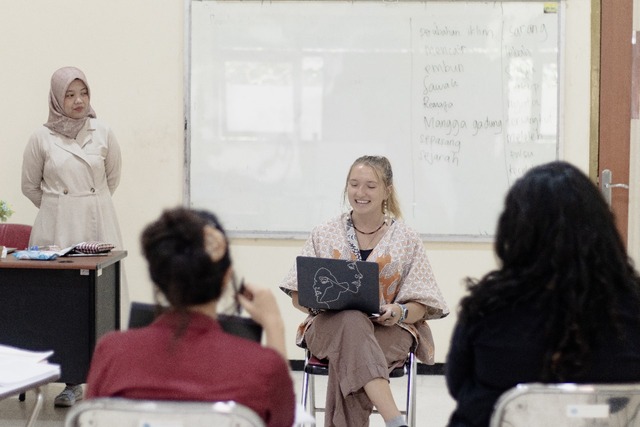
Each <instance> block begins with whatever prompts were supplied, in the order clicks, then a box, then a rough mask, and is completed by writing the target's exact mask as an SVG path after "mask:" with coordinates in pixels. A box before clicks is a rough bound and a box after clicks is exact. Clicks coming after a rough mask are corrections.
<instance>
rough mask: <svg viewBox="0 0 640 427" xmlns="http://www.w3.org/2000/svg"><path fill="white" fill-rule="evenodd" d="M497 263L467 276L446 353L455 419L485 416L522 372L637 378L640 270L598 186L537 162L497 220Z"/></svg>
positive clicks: (553, 378) (484, 419) (532, 376)
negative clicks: (479, 274)
mask: <svg viewBox="0 0 640 427" xmlns="http://www.w3.org/2000/svg"><path fill="white" fill-rule="evenodd" d="M495 252H496V255H497V258H498V260H499V263H500V265H499V268H498V269H496V270H494V271H491V272H489V273H488V274H486V275H485V276H484V277H482V278H481V279H480V280H473V279H467V286H468V295H466V296H465V297H464V298H463V299H462V300H461V302H460V307H459V315H458V321H457V324H456V326H455V328H454V331H453V335H452V339H451V345H450V348H449V353H448V355H447V361H446V373H445V375H446V381H447V387H448V389H449V393H450V394H451V396H452V397H453V398H454V399H455V400H456V408H455V410H454V412H453V414H452V415H451V418H450V420H449V426H451V427H454V426H455V427H459V426H487V425H489V420H490V417H491V414H492V411H493V407H494V404H495V403H496V401H497V399H498V398H499V397H500V395H501V394H502V393H504V392H505V391H507V390H508V389H510V388H512V387H514V386H515V385H517V384H519V383H527V382H544V383H559V382H576V383H621V382H634V381H639V380H640V369H638V367H639V366H640V277H639V275H638V272H637V271H636V270H635V268H634V266H633V264H632V262H631V260H630V259H629V257H628V255H627V252H626V249H625V247H624V244H623V241H622V239H621V237H620V235H619V233H618V231H617V229H616V226H615V223H614V217H613V214H612V213H611V211H610V209H609V206H608V205H607V204H606V202H605V200H604V198H603V197H602V195H601V194H600V191H599V190H598V188H597V187H596V186H595V185H594V184H593V183H592V182H591V181H590V180H589V178H588V177H587V176H586V175H585V174H584V173H582V172H581V171H580V170H579V169H578V168H576V167H575V166H572V165H571V164H569V163H566V162H562V161H556V162H551V163H548V164H544V165H540V166H537V167H534V168H532V169H531V170H529V171H528V172H527V173H526V174H525V175H524V176H523V177H521V178H520V179H518V180H517V181H516V183H515V184H514V185H513V186H512V188H511V189H510V191H509V192H508V194H507V197H506V201H505V206H504V210H503V212H502V213H501V215H500V218H499V220H498V227H497V233H496V241H495Z"/></svg>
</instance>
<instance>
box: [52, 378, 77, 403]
mask: <svg viewBox="0 0 640 427" xmlns="http://www.w3.org/2000/svg"><path fill="white" fill-rule="evenodd" d="M81 399H82V386H81V385H79V384H78V385H68V386H66V387H65V388H64V390H62V393H60V394H59V395H57V396H56V398H55V400H54V401H53V404H54V405H55V406H62V407H65V408H68V407H70V406H73V405H75V403H76V401H77V400H81Z"/></svg>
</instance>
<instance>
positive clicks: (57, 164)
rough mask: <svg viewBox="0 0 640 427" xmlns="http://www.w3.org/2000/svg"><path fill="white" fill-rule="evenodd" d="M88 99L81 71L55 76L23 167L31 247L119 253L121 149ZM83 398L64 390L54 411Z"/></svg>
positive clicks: (77, 390) (74, 389)
mask: <svg viewBox="0 0 640 427" xmlns="http://www.w3.org/2000/svg"><path fill="white" fill-rule="evenodd" d="M90 95H91V93H90V90H89V84H88V83H87V79H86V77H85V75H84V73H83V72H82V71H80V70H79V69H77V68H75V67H64V68H60V69H59V70H57V71H56V72H55V73H53V76H52V77H51V90H50V92H49V119H48V120H47V122H46V123H45V124H44V125H43V126H41V127H39V128H38V129H36V131H35V132H34V133H33V134H32V135H31V138H29V142H28V144H27V146H26V148H25V151H24V156H23V163H22V193H23V194H24V195H25V196H27V197H28V198H29V200H31V201H32V202H33V204H34V205H35V206H36V207H37V208H39V211H38V215H37V216H36V220H35V223H34V225H33V229H32V231H31V238H30V240H29V246H35V245H37V246H58V247H60V248H66V247H69V246H71V245H74V244H77V243H81V242H84V241H101V242H106V243H111V244H113V245H115V247H116V249H122V239H121V236H120V227H119V225H118V221H117V218H116V212H115V208H114V205H113V202H112V200H111V195H112V194H113V192H114V191H115V190H116V188H117V187H118V183H119V182H120V167H121V158H120V147H119V146H118V142H117V141H116V138H115V136H114V135H113V132H112V131H111V129H110V128H109V127H108V126H107V125H106V124H104V123H103V122H101V121H99V120H97V119H96V118H95V117H96V113H95V112H94V111H93V108H91V104H90ZM72 309H73V308H70V310H72ZM81 398H82V386H80V385H77V384H67V387H66V388H65V389H64V390H63V391H62V393H60V395H58V396H57V397H56V399H55V405H56V406H73V405H74V404H75V402H76V400H78V399H81Z"/></svg>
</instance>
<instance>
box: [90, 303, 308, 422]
mask: <svg viewBox="0 0 640 427" xmlns="http://www.w3.org/2000/svg"><path fill="white" fill-rule="evenodd" d="M190 319H191V320H190V322H189V326H188V328H187V330H186V331H185V333H184V335H183V336H182V337H180V338H178V339H176V338H174V330H175V325H176V322H177V321H178V317H177V315H176V314H175V313H171V314H164V315H162V316H160V317H159V318H158V319H157V320H156V321H155V322H153V323H152V324H151V325H149V326H148V327H145V328H140V329H133V330H129V331H126V332H111V333H109V334H107V335H105V336H104V337H102V338H101V339H100V341H99V342H98V344H97V345H96V349H95V352H94V355H93V359H92V361H91V368H90V369H89V375H88V378H87V397H88V398H92V397H111V396H114V397H125V398H131V399H158V400H191V401H227V400H233V401H235V402H238V403H241V404H243V405H245V406H248V407H249V408H251V409H253V410H254V411H255V412H256V413H257V414H258V415H260V416H261V417H262V419H263V420H265V422H266V424H267V426H274V427H275V426H286V427H290V426H292V425H293V422H294V416H295V407H296V404H295V394H294V390H293V381H292V379H291V375H290V372H289V367H288V364H287V361H285V360H284V359H283V358H282V356H281V355H280V354H279V353H277V352H276V351H274V350H272V349H270V348H265V347H263V346H261V345H260V344H259V343H256V342H253V341H250V340H247V339H244V338H240V337H236V336H234V335H230V334H228V333H226V332H224V331H223V330H222V327H221V326H220V324H219V323H218V322H217V321H215V320H213V319H212V318H210V317H208V316H206V315H203V314H198V313H193V314H192V315H191V318H190Z"/></svg>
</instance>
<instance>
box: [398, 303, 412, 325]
mask: <svg viewBox="0 0 640 427" xmlns="http://www.w3.org/2000/svg"><path fill="white" fill-rule="evenodd" d="M396 305H397V306H398V307H400V310H402V314H401V315H400V320H398V323H402V322H404V321H405V320H406V319H407V316H408V315H409V309H408V308H407V306H406V305H404V304H400V303H399V302H397V303H396Z"/></svg>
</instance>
